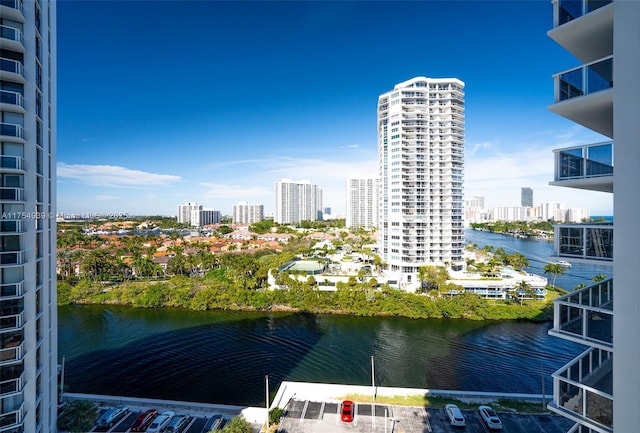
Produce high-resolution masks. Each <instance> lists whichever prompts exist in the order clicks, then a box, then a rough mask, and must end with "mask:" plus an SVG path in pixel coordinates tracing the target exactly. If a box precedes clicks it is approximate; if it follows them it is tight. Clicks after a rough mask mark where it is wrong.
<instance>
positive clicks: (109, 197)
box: [95, 194, 120, 201]
mask: <svg viewBox="0 0 640 433" xmlns="http://www.w3.org/2000/svg"><path fill="white" fill-rule="evenodd" d="M95 199H96V200H98V201H109V200H120V197H116V196H115V195H108V194H98V195H97V196H95Z"/></svg>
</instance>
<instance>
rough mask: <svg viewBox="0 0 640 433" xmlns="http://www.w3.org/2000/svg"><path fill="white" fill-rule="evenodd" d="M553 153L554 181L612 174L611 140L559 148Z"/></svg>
mask: <svg viewBox="0 0 640 433" xmlns="http://www.w3.org/2000/svg"><path fill="white" fill-rule="evenodd" d="M554 154H555V164H556V172H555V180H556V181H561V180H570V179H587V178H592V177H602V176H612V175H613V142H606V143H596V144H588V145H585V146H579V147H571V148H566V149H559V150H555V151H554Z"/></svg>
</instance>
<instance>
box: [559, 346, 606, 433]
mask: <svg viewBox="0 0 640 433" xmlns="http://www.w3.org/2000/svg"><path fill="white" fill-rule="evenodd" d="M612 363H613V354H612V353H611V352H609V351H606V350H601V349H596V348H592V349H589V350H587V351H586V352H584V353H582V354H581V355H580V356H578V357H577V358H576V359H574V360H573V361H572V362H570V363H569V364H567V365H566V366H564V367H563V368H561V369H560V370H558V371H556V372H555V373H554V374H553V375H552V377H553V401H552V402H551V403H549V406H548V407H549V409H551V410H552V411H553V412H556V413H558V414H560V415H563V416H565V417H566V418H569V419H571V420H573V421H575V422H577V423H580V424H581V425H584V426H586V427H589V428H591V429H592V430H594V431H596V432H601V433H611V432H613V395H612V394H613V375H612Z"/></svg>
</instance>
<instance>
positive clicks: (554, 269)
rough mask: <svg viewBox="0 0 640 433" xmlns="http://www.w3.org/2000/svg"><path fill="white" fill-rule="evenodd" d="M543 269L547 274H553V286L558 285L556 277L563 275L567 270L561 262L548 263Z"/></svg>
mask: <svg viewBox="0 0 640 433" xmlns="http://www.w3.org/2000/svg"><path fill="white" fill-rule="evenodd" d="M542 269H543V271H544V273H545V274H551V275H553V283H552V284H551V285H552V286H553V287H555V286H556V278H557V277H558V275H562V274H564V272H565V269H564V267H563V266H562V265H561V264H560V263H547V264H546V265H544V268H542Z"/></svg>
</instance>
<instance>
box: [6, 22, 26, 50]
mask: <svg viewBox="0 0 640 433" xmlns="http://www.w3.org/2000/svg"><path fill="white" fill-rule="evenodd" d="M0 38H1V39H2V45H6V47H7V48H13V49H17V50H19V51H23V50H24V47H23V45H24V38H23V36H22V32H21V31H20V30H18V29H15V28H13V27H8V26H4V25H0Z"/></svg>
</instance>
